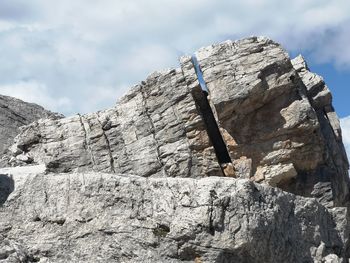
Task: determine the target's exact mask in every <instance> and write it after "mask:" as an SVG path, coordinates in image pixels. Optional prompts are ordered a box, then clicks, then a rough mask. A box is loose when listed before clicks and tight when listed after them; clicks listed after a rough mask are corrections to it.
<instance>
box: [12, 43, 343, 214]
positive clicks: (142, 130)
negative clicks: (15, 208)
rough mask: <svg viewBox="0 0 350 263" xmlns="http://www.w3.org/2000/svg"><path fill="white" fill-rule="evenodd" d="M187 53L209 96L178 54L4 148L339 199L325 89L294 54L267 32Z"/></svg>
mask: <svg viewBox="0 0 350 263" xmlns="http://www.w3.org/2000/svg"><path fill="white" fill-rule="evenodd" d="M196 56H197V60H198V62H199V64H200V67H201V70H202V72H203V79H204V81H205V82H206V85H207V88H208V90H209V96H208V97H207V96H206V94H205V93H203V92H202V90H201V87H200V83H199V81H198V77H197V75H196V73H195V68H194V66H193V63H192V60H191V58H190V57H183V58H181V69H173V70H168V71H165V72H158V73H154V74H152V75H151V76H150V77H148V78H147V80H146V81H144V82H142V83H141V84H140V85H137V86H135V87H133V88H132V89H131V90H130V92H129V93H128V94H127V95H126V96H124V97H123V98H122V99H121V100H120V101H119V102H118V103H117V105H116V106H115V107H114V108H112V109H108V110H105V111H101V112H97V113H93V114H88V115H84V116H74V117H70V118H66V119H61V120H41V121H38V122H35V123H33V124H31V125H29V126H27V127H26V128H25V129H24V130H23V131H22V133H21V134H20V135H19V136H18V137H17V138H16V143H15V144H14V145H13V146H12V152H13V155H14V156H15V157H16V158H15V160H16V161H22V160H30V161H33V163H38V164H41V163H44V164H46V165H47V167H48V169H49V170H50V171H53V172H69V171H86V170H94V171H102V172H114V173H128V174H134V175H139V176H144V177H150V176H151V177H175V176H177V177H202V176H212V175H217V176H222V175H226V176H235V177H238V178H246V179H249V178H250V179H251V180H254V181H256V182H265V183H268V184H270V185H272V186H277V187H280V188H282V189H284V190H286V191H289V192H292V193H296V194H299V195H303V196H307V197H311V196H314V197H316V198H318V200H319V201H320V202H322V203H323V204H325V205H327V206H330V207H331V206H333V205H337V206H338V205H346V204H348V202H349V177H348V167H349V164H348V162H347V159H346V155H345V152H344V147H343V144H342V139H341V130H340V126H339V121H338V118H337V116H336V114H335V113H334V111H333V108H332V105H331V95H330V93H329V90H328V88H327V87H326V86H325V85H324V82H323V81H322V79H321V78H320V77H319V76H317V75H315V74H313V73H311V72H309V71H308V69H307V67H306V63H305V62H304V61H303V60H302V59H301V58H297V59H295V60H294V61H291V60H290V59H289V57H288V55H287V54H286V52H285V51H284V50H283V49H282V48H281V46H280V45H278V44H276V43H275V42H273V41H271V40H269V39H266V38H248V39H244V40H240V41H235V42H232V41H227V42H224V43H221V44H218V45H213V46H210V47H207V48H203V49H201V50H199V51H198V52H197V53H196ZM293 64H294V67H293ZM213 123H215V125H213ZM214 126H216V127H214ZM217 126H219V128H220V130H218V131H215V129H217V128H218V127H217ZM222 138H223V139H222ZM219 140H223V142H222V143H223V144H224V147H221V149H218V147H219V146H217V145H216V142H218V141H219ZM213 146H214V147H213ZM223 148H225V149H223ZM225 152H226V153H227V156H226V157H223V155H225ZM222 160H224V161H222Z"/></svg>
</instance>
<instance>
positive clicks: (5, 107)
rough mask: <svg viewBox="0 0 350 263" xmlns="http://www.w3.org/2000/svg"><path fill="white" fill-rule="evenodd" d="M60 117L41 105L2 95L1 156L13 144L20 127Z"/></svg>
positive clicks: (0, 116)
mask: <svg viewBox="0 0 350 263" xmlns="http://www.w3.org/2000/svg"><path fill="white" fill-rule="evenodd" d="M59 116H60V115H57V114H54V113H52V112H50V111H47V110H45V109H44V108H43V107H41V106H39V105H36V104H33V103H27V102H24V101H21V100H19V99H15V98H11V97H8V96H2V95H0V154H3V152H4V151H5V150H6V149H7V148H8V147H9V146H10V145H11V144H12V143H13V139H14V138H15V136H16V135H17V134H18V133H19V127H21V126H24V125H28V124H30V123H32V122H33V121H36V120H38V119H40V118H55V117H59ZM62 117H63V116H62Z"/></svg>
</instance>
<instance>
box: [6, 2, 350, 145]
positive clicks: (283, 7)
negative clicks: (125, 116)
mask: <svg viewBox="0 0 350 263" xmlns="http://www.w3.org/2000/svg"><path fill="white" fill-rule="evenodd" d="M349 10H350V1H349V0H332V1H329V0H327V1H325V0H294V1H288V2H287V1H281V0H245V1H239V0H190V1H189V0H176V1H175V0H101V1H96V0H74V1H72V0H60V1H52V0H51V1H50V0H31V1H28V0H0V94H4V95H10V96H14V97H18V98H21V99H23V100H25V101H30V102H36V103H38V104H41V105H43V106H44V107H46V108H48V109H50V110H53V111H57V112H61V113H63V114H65V115H67V116H69V115H72V114H75V113H87V112H92V111H96V110H99V109H103V108H108V107H110V106H112V105H113V104H114V103H115V102H116V100H117V98H118V97H120V96H122V94H123V93H125V92H126V90H127V89H128V87H130V86H132V85H134V84H137V83H139V82H140V81H141V80H143V79H145V78H146V77H147V75H149V74H150V73H151V72H152V71H154V70H159V69H164V68H170V67H178V58H179V56H181V55H184V54H188V55H190V54H192V53H193V52H194V51H195V50H197V49H198V48H200V47H202V46H207V45H210V44H213V43H218V42H221V41H224V40H227V39H233V40H234V39H239V38H243V37H247V36H252V35H257V36H260V35H264V36H267V37H270V38H272V39H274V40H275V41H277V42H279V43H281V44H282V45H283V46H284V47H285V48H286V50H287V51H288V52H289V53H290V54H291V56H295V55H297V54H299V53H301V54H303V56H304V57H306V59H307V61H308V64H309V66H310V68H311V70H312V71H314V72H316V73H319V74H321V75H322V76H323V77H324V79H325V80H326V83H327V85H328V86H329V88H330V89H331V91H332V93H333V98H334V105H335V108H336V111H337V113H338V115H339V116H340V118H341V123H342V127H343V136H344V141H345V143H346V144H347V147H348V149H349V147H350V146H349V145H350V134H349V131H350V117H348V116H350V107H349V106H348V100H349V95H350V89H349V87H348V83H350V46H349V44H348V43H350V12H349Z"/></svg>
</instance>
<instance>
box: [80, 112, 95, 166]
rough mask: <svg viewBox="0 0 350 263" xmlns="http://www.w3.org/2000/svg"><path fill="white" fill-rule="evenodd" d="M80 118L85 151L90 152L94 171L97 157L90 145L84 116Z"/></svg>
mask: <svg viewBox="0 0 350 263" xmlns="http://www.w3.org/2000/svg"><path fill="white" fill-rule="evenodd" d="M78 116H79V120H80V124H81V127H82V130H83V134H84V148H85V150H87V151H88V153H89V155H90V158H91V162H92V169H94V167H95V165H96V161H95V157H94V155H93V152H92V149H91V147H90V143H89V140H88V136H87V130H86V128H85V124H84V120H83V119H84V116H82V115H80V114H78Z"/></svg>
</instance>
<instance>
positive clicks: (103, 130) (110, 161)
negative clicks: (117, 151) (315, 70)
mask: <svg viewBox="0 0 350 263" xmlns="http://www.w3.org/2000/svg"><path fill="white" fill-rule="evenodd" d="M96 120H97V122H98V123H99V124H100V125H101V129H102V134H103V137H104V139H105V141H106V146H107V150H108V156H109V166H110V169H111V172H113V173H115V172H116V170H115V164H114V157H113V153H112V147H111V142H110V141H109V139H108V136H107V134H106V131H107V130H108V129H110V127H109V126H111V122H110V120H109V119H108V120H106V122H104V123H101V121H100V119H99V116H98V114H96ZM107 128H108V129H107Z"/></svg>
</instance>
